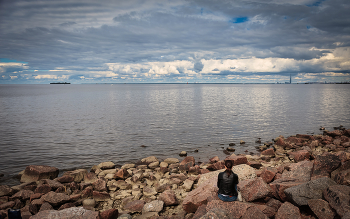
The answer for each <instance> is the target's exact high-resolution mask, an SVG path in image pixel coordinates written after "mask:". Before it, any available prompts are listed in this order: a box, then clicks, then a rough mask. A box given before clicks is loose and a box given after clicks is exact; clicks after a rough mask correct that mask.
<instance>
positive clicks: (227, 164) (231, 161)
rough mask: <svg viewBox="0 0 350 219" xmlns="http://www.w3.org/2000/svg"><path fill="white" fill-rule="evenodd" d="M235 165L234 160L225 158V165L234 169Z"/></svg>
mask: <svg viewBox="0 0 350 219" xmlns="http://www.w3.org/2000/svg"><path fill="white" fill-rule="evenodd" d="M232 166H233V160H225V167H226V168H227V169H229V170H231V169H232Z"/></svg>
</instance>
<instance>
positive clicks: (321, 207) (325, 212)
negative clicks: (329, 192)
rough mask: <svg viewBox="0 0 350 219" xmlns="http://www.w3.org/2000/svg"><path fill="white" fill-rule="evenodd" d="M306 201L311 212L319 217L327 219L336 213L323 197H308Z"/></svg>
mask: <svg viewBox="0 0 350 219" xmlns="http://www.w3.org/2000/svg"><path fill="white" fill-rule="evenodd" d="M307 203H308V205H309V207H310V209H311V210H312V212H314V214H315V215H316V216H317V218H319V219H329V218H334V217H335V216H336V213H335V212H334V210H333V209H332V208H331V206H330V205H329V203H328V202H326V201H325V200H323V199H309V200H308V202H307Z"/></svg>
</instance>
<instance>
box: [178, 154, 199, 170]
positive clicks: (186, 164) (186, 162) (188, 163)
mask: <svg viewBox="0 0 350 219" xmlns="http://www.w3.org/2000/svg"><path fill="white" fill-rule="evenodd" d="M194 164H195V159H194V157H192V156H188V157H186V158H185V159H183V161H181V163H180V165H179V170H180V171H188V169H189V168H190V167H193V166H194Z"/></svg>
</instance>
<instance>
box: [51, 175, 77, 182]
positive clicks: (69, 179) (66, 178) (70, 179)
mask: <svg viewBox="0 0 350 219" xmlns="http://www.w3.org/2000/svg"><path fill="white" fill-rule="evenodd" d="M55 180H56V181H58V182H60V183H71V182H73V181H74V178H73V177H72V176H69V175H64V176H61V177H58V178H56V179H55Z"/></svg>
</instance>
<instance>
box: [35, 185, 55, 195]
mask: <svg viewBox="0 0 350 219" xmlns="http://www.w3.org/2000/svg"><path fill="white" fill-rule="evenodd" d="M51 190H52V188H51V186H49V185H48V184H43V185H41V186H38V187H37V188H36V189H35V190H34V193H43V194H46V193H48V192H50V191H51Z"/></svg>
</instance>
